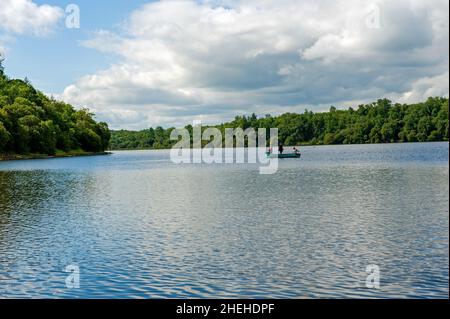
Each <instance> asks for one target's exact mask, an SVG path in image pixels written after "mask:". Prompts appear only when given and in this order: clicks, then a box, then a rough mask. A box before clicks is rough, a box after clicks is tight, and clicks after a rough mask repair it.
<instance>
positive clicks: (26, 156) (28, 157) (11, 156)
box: [0, 151, 112, 162]
mask: <svg viewBox="0 0 450 319" xmlns="http://www.w3.org/2000/svg"><path fill="white" fill-rule="evenodd" d="M111 154H112V152H107V151H105V152H73V153H60V154H55V155H46V154H8V155H4V154H0V162H6V161H24V160H35V159H55V158H68V157H84V156H103V155H111Z"/></svg>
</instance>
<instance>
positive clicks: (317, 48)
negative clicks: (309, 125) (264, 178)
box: [0, 0, 449, 129]
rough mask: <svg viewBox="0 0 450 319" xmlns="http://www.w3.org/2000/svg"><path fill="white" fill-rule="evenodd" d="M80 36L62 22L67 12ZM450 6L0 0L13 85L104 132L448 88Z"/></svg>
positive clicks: (0, 42)
mask: <svg viewBox="0 0 450 319" xmlns="http://www.w3.org/2000/svg"><path fill="white" fill-rule="evenodd" d="M71 3H73V4H76V5H78V7H79V8H80V28H79V29H69V28H67V27H66V26H65V19H66V15H67V14H66V13H65V8H66V6H67V5H68V4H71ZM448 12H449V2H448V0H429V1H425V0H423V1H420V0H398V1H391V0H373V1H367V0H263V1H258V0H245V1H244V0H197V1H190V0H173V1H172V0H171V1H144V0H134V1H126V0H114V1H106V0H90V1H88V0H72V1H61V0H0V51H1V52H3V53H4V54H5V56H6V61H5V67H6V72H7V74H8V75H9V76H10V77H14V78H25V77H27V78H28V79H29V80H30V81H31V82H32V83H33V84H34V85H35V86H36V87H37V88H39V89H40V90H41V91H43V92H45V93H47V94H51V95H53V96H54V97H56V98H58V99H61V100H64V101H66V102H68V103H71V104H72V105H74V106H75V107H88V108H89V109H91V110H92V111H93V112H95V113H96V116H97V118H98V119H99V120H102V121H106V122H108V123H109V125H110V127H111V128H113V129H118V128H127V129H142V128H146V127H149V126H156V125H162V126H165V127H168V126H184V125H185V124H187V123H191V122H192V121H193V120H201V121H202V122H203V123H207V124H209V123H218V122H222V121H226V120H230V119H233V118H234V117H235V116H236V115H241V114H251V113H256V114H257V115H259V116H263V115H265V114H267V113H270V114H274V115H276V114H281V113H285V112H303V111H304V110H305V109H306V108H307V109H309V110H313V111H324V110H326V109H328V108H329V107H330V106H331V105H334V106H336V107H338V108H345V107H349V106H357V105H359V104H361V103H368V102H372V101H375V100H377V99H379V98H384V97H386V98H390V99H391V100H393V101H395V102H401V103H413V102H418V101H423V100H425V99H426V98H427V97H429V96H448V91H449V80H448V77H449V22H448V20H449V13H448Z"/></svg>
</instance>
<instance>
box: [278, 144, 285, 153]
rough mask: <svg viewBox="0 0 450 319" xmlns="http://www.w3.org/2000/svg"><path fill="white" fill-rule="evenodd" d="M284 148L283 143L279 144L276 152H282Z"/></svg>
mask: <svg viewBox="0 0 450 319" xmlns="http://www.w3.org/2000/svg"><path fill="white" fill-rule="evenodd" d="M283 151H284V148H283V144H280V146H278V153H280V154H283Z"/></svg>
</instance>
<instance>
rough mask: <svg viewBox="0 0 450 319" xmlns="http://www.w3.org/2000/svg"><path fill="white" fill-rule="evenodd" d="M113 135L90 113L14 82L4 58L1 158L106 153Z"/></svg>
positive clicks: (0, 95)
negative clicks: (6, 67)
mask: <svg viewBox="0 0 450 319" xmlns="http://www.w3.org/2000/svg"><path fill="white" fill-rule="evenodd" d="M110 137H111V135H110V131H109V129H108V125H107V124H106V123H103V122H101V123H97V122H96V121H95V120H94V117H93V114H92V113H90V112H89V111H88V110H87V109H81V110H75V109H74V108H73V107H72V106H71V105H70V104H66V103H63V102H60V101H56V100H54V99H53V98H48V97H47V96H45V95H44V94H43V93H42V92H40V91H38V90H36V89H35V88H34V87H33V86H32V85H31V84H30V83H29V81H28V80H26V79H25V80H17V79H10V78H8V77H7V76H6V75H5V74H4V69H3V67H2V59H1V57H0V155H1V154H30V153H32V154H48V155H54V154H55V153H58V152H72V151H82V152H102V151H104V150H105V149H107V148H108V145H109V140H110Z"/></svg>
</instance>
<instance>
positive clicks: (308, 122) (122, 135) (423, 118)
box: [111, 97, 449, 149]
mask: <svg viewBox="0 0 450 319" xmlns="http://www.w3.org/2000/svg"><path fill="white" fill-rule="evenodd" d="M215 127H217V128H218V129H220V130H221V132H222V134H223V133H224V130H225V128H237V127H240V128H242V129H247V128H249V127H252V128H255V129H257V128H278V129H279V141H280V142H281V143H283V144H284V145H286V146H293V145H305V144H309V145H316V144H365V143H395V142H426V141H448V132H449V126H448V99H447V98H440V97H436V98H429V99H428V100H427V101H426V102H423V103H417V104H411V105H406V104H395V105H393V104H392V102H391V101H389V100H387V99H380V100H378V101H377V102H374V103H371V104H367V105H360V106H359V107H358V109H356V110H354V109H352V108H350V109H348V110H338V109H337V108H335V107H331V108H330V111H329V112H325V113H312V112H310V111H305V112H304V113H303V114H293V113H286V114H283V115H280V116H277V117H272V116H270V115H266V116H265V117H263V118H259V119H258V118H257V117H256V116H255V115H254V114H252V115H251V116H237V117H236V118H235V119H234V120H233V121H232V122H229V123H224V124H220V125H217V126H215ZM186 128H187V129H188V130H190V132H192V126H190V125H189V126H187V127H186ZM171 130H172V129H171V128H170V129H166V130H164V129H162V128H161V127H158V128H156V129H152V128H150V129H147V130H143V131H139V132H134V131H124V130H122V131H113V132H112V136H111V148H112V149H152V148H154V149H158V148H169V147H171V145H173V143H174V142H173V141H170V140H169V137H170V131H171ZM191 135H192V134H191ZM223 135H224V134H223Z"/></svg>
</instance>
